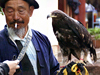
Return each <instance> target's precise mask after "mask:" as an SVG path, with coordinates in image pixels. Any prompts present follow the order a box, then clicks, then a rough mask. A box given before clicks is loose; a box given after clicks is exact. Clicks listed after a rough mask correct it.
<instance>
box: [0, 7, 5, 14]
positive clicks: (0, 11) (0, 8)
mask: <svg viewBox="0 0 100 75" xmlns="http://www.w3.org/2000/svg"><path fill="white" fill-rule="evenodd" d="M0 14H2V15H4V13H3V11H2V7H0Z"/></svg>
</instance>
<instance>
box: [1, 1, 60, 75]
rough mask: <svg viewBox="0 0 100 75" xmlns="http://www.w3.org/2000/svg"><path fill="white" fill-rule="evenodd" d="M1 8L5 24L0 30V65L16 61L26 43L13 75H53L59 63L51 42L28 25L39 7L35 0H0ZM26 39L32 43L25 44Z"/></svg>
mask: <svg viewBox="0 0 100 75" xmlns="http://www.w3.org/2000/svg"><path fill="white" fill-rule="evenodd" d="M0 6H1V7H2V8H3V11H4V14H5V18H6V23H7V25H5V28H4V29H3V30H2V31H0V62H3V61H5V60H12V59H13V57H15V58H17V57H18V55H19V53H20V52H21V50H23V48H24V47H25V44H28V45H27V48H25V49H27V50H26V54H25V56H24V57H23V59H22V60H21V62H20V63H19V65H20V69H21V70H16V73H14V75H56V74H57V71H58V70H59V63H58V61H57V59H56V58H55V56H54V54H53V51H52V47H51V44H50V41H49V40H48V38H47V36H45V35H44V34H42V33H40V32H39V31H37V30H33V29H31V28H30V26H29V25H28V23H29V20H30V17H31V16H32V14H33V10H35V9H37V8H39V4H38V3H37V2H36V1H35V0H0ZM28 36H30V37H31V40H30V41H29V43H26V42H27V39H28ZM22 54H23V53H22Z"/></svg>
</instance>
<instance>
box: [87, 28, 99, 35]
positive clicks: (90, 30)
mask: <svg viewBox="0 0 100 75" xmlns="http://www.w3.org/2000/svg"><path fill="white" fill-rule="evenodd" d="M87 30H88V32H89V33H90V34H91V35H95V34H100V28H97V27H95V28H89V29H87Z"/></svg>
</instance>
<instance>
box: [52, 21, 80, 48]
mask: <svg viewBox="0 0 100 75" xmlns="http://www.w3.org/2000/svg"><path fill="white" fill-rule="evenodd" d="M53 30H54V34H55V35H56V38H57V40H58V42H59V45H60V46H61V47H63V46H66V47H69V48H70V47H71V48H72V47H73V46H74V47H75V46H76V45H77V47H79V46H80V45H79V43H78V41H77V40H78V37H77V36H76V34H75V33H73V31H72V30H71V29H70V28H69V27H68V26H67V25H66V24H65V22H63V20H62V21H58V22H55V21H54V22H53Z"/></svg>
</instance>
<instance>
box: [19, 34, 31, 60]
mask: <svg viewBox="0 0 100 75" xmlns="http://www.w3.org/2000/svg"><path fill="white" fill-rule="evenodd" d="M31 38H32V36H30V35H29V33H28V35H27V39H26V42H25V44H24V46H23V48H22V50H21V52H20V54H19V55H18V57H17V60H19V62H20V61H21V60H22V59H23V57H24V55H25V53H26V51H27V47H28V45H29V42H30V41H31Z"/></svg>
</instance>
